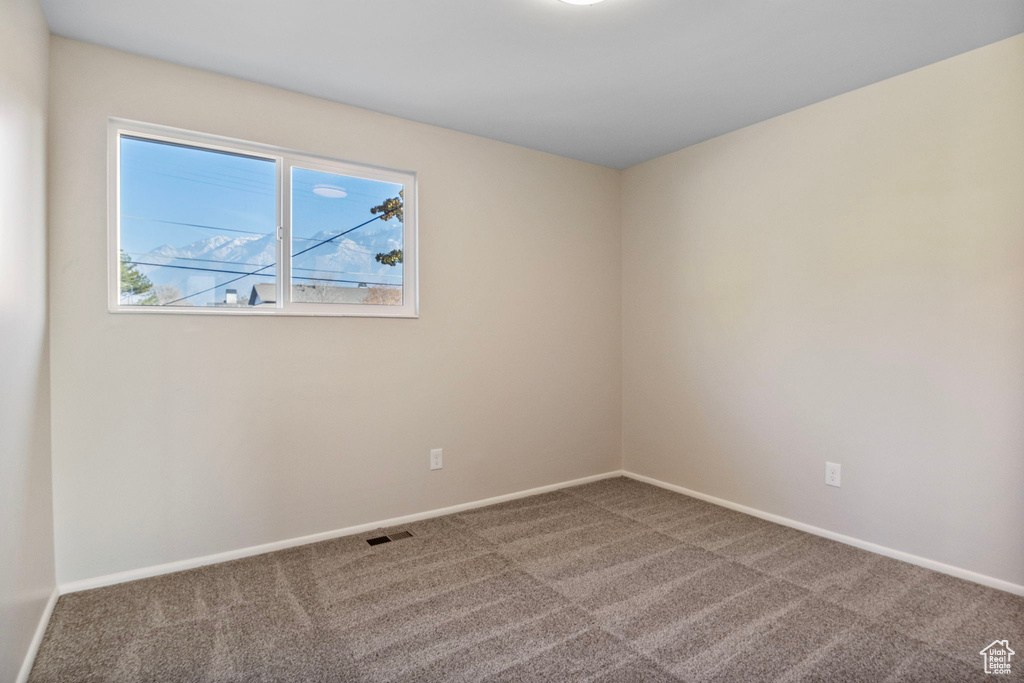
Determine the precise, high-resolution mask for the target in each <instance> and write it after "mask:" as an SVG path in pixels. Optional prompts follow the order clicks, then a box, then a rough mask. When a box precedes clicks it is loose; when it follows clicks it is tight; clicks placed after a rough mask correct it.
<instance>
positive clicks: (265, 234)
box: [121, 214, 380, 265]
mask: <svg viewBox="0 0 1024 683" xmlns="http://www.w3.org/2000/svg"><path fill="white" fill-rule="evenodd" d="M121 218H131V219H132V220H136V221H146V222H148V223H164V224H166V225H181V226H184V227H187V228H202V229H203V230H216V231H218V232H238V233H242V234H245V235H259V236H260V237H272V236H273V234H274V233H272V232H255V231H253V230H239V229H238V228H222V227H220V226H219V225H204V224H202V223H184V222H181V221H168V220H164V219H162V218H146V217H145V216H131V215H127V214H122V215H121ZM377 218H380V216H377ZM336 237H340V235H336ZM316 241H317V240H316V239H315V238H313V237H295V236H294V235H292V242H316ZM339 246H343V247H345V248H347V249H348V250H349V251H354V252H356V253H360V254H369V253H372V252H370V251H360V250H359V249H353V248H351V247H346V246H345V245H339ZM253 265H259V264H253Z"/></svg>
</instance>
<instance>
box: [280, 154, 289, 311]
mask: <svg viewBox="0 0 1024 683" xmlns="http://www.w3.org/2000/svg"><path fill="white" fill-rule="evenodd" d="M278 165H279V168H280V176H279V178H278V192H279V193H280V194H279V199H278V202H279V204H280V207H281V215H280V216H279V217H278V226H279V228H278V231H279V238H278V240H277V254H278V256H277V263H278V269H277V301H278V308H283V309H287V308H289V307H290V305H291V281H292V253H291V248H292V247H291V245H292V196H291V195H292V164H291V161H289V160H288V159H286V158H281V159H279V160H278Z"/></svg>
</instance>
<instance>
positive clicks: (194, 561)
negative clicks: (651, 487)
mask: <svg viewBox="0 0 1024 683" xmlns="http://www.w3.org/2000/svg"><path fill="white" fill-rule="evenodd" d="M622 475H623V472H622V470H615V471H612V472H605V473H604V474H595V475H593V476H590V477H583V478H581V479H573V480H572V481H563V482H561V483H558V484H549V485H548V486H539V487H537V488H535V489H528V490H526V491H517V492H516V493H506V494H505V495H502V496H495V497H493V498H486V499H484V500H476V501H473V502H471V503H461V504H459V505H452V506H450V507H446V508H438V509H436V510H429V511H427V512H418V513H416V514H412V515H405V516H403V517H394V518H392V519H384V520H380V521H377V522H369V523H367V524H358V525H356V526H350V527H345V528H344V529H335V530H333V531H324V532H321V533H319V534H311V535H309V536H300V537H298V538H289V539H286V540H283V541H275V542H274V543H265V544H263V545H255V546H251V547H249V548H240V549H238V550H229V551H227V552H223V553H216V554H214V555H205V556H203V557H194V558H191V559H188V560H178V561H177V562H168V563H167V564H158V565H155V566H152V567H142V568H140V569H131V570H129V571H124V572H118V573H116V574H107V575H105V576H97V577H94V578H91V579H82V580H80V581H70V582H67V583H62V584H60V585H59V586H58V588H59V590H60V594H61V595H64V594H66V593H76V592H78V591H84V590H89V589H91V588H102V587H103V586H111V585H113V584H116V583H125V582H126V581H135V580H137V579H146V578H149V577H151V576H159V575H161V574H171V573H173V572H180V571H183V570H185V569H194V568H196V567H203V566H206V565H210V564H217V563H219V562H228V561H230V560H238V559H241V558H243V557H252V556H253V555H262V554H264V553H272V552H274V551H275V550H284V549H286V548H294V547H295V546H300V545H306V544H308V543H317V542H319V541H329V540H331V539H332V538H341V537H342V536H351V535H352V534H361V533H363V532H364V531H373V530H374V529H379V528H381V527H389V526H399V525H402V524H409V523H411V522H418V521H420V520H423V519H430V518H432V517H443V516H444V515H450V514H453V513H455V512H462V511H464V510H472V509H473V508H480V507H486V506H488V505H494V504H496V503H504V502H505V501H508V500H516V499H517V498H526V497H528V496H536V495H538V494H541V493H548V492H549V491H557V490H558V489H564V488H568V487H570V486H579V485H580V484H588V483H590V482H592V481H598V480H600V479H609V478H611V477H621V476H622Z"/></svg>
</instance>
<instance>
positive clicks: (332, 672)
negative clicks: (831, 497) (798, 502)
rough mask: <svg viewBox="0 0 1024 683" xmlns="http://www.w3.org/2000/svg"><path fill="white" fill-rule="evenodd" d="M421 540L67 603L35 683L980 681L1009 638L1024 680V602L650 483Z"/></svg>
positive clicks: (124, 588)
mask: <svg viewBox="0 0 1024 683" xmlns="http://www.w3.org/2000/svg"><path fill="white" fill-rule="evenodd" d="M402 528H403V529H408V530H409V531H411V532H412V533H413V534H414V536H413V537H412V538H409V539H405V540H400V541H394V542H391V543H386V544H382V545H377V546H373V547H371V546H369V545H367V543H366V539H367V538H370V537H372V536H379V535H380V534H381V532H374V533H367V534H361V535H359V536H350V537H347V538H341V539H337V540H333V541H327V542H324V543H317V544H313V545H307V546H303V547H300V548H294V549H291V550H284V551H280V552H276V553H272V554H269V555H261V556H258V557H253V558H248V559H244V560H238V561H235V562H229V563H225V564H220V565H215V566H211V567H204V568H201V569H195V570H190V571H186V572H180V573H177V574H171V575H167V576H161V577H156V578H152V579H145V580H142V581H135V582H133V583H127V584H121V585H119V586H112V587H109V588H101V589H97V590H92V591H86V592H82V593H74V594H71V595H66V596H63V597H61V599H60V601H59V602H58V603H57V608H56V611H55V612H54V615H53V619H52V620H51V622H50V625H49V627H48V629H47V631H46V637H45V640H44V641H43V644H42V647H41V649H40V652H39V655H38V658H37V660H36V664H35V668H34V669H33V671H32V675H31V678H30V681H31V682H32V683H44V682H58V681H59V682H61V683H66V682H70V681H119V682H120V681H132V682H137V681H162V682H178V681H218V682H219V681H246V682H254V681H288V682H299V681H302V682H307V681H310V682H311V681H601V682H607V683H611V682H616V683H629V682H631V681H654V682H660V681H677V680H679V681H729V682H730V683H733V682H742V681H872V682H874V681H886V680H889V681H928V682H934V681H966V680H975V679H977V680H982V679H984V678H985V676H984V674H983V670H982V661H981V656H980V655H979V654H978V653H979V651H980V650H981V649H982V648H983V647H984V646H986V645H988V644H989V643H990V642H991V641H993V640H995V639H997V638H999V639H1004V638H1008V639H1009V641H1010V645H1011V646H1012V647H1016V649H1017V651H1018V652H1021V655H1018V656H1019V657H1020V661H1019V662H1014V664H1013V666H1014V669H1016V671H1015V674H1014V676H1013V677H1011V678H1012V679H1020V678H1022V677H1021V673H1022V672H1024V598H1020V597H1016V596H1013V595H1010V594H1008V593H1003V592H1000V591H996V590H992V589H988V588H984V587H981V586H978V585H975V584H972V583H968V582H965V581H961V580H959V579H954V578H951V577H949V576H945V575H943V574H938V573H935V572H931V571H928V570H925V569H921V568H919V567H915V566H912V565H908V564H904V563H902V562H897V561H895V560H891V559H888V558H885V557H881V556H879V555H874V554H872V553H868V552H864V551H861V550H857V549H855V548H851V547H849V546H846V545H842V544H839V543H835V542H833V541H829V540H825V539H822V538H819V537H816V536H811V535H808V534H805V533H802V532H799V531H795V530H793V529H789V528H787V527H782V526H778V525H775V524H771V523H769V522H765V521H763V520H760V519H757V518H754V517H749V516H747V515H743V514H740V513H737V512H734V511H731V510H728V509H725V508H721V507H717V506H715V505H711V504H709V503H705V502H703V501H700V500H696V499H693V498H689V497H687V496H683V495H680V494H677V493H672V492H669V491H665V490H663V489H659V488H656V487H653V486H649V485H646V484H642V483H639V482H636V481H633V480H630V479H622V478H618V479H609V480H604V481H600V482H596V483H593V484H587V485H585V486H580V487H576V488H572V489H566V490H564V491H559V492H555V493H548V494H544V495H540V496H535V497H532V498H526V499H522V500H517V501H513V502H509V503H503V504H500V505H495V506H492V507H488V508H481V509H478V510H472V511H469V512H464V513H461V514H456V515H451V516H449V517H443V518H438V519H433V520H428V521H424V522H418V523H415V524H410V525H407V526H405V527H402ZM1004 679H1005V677H1004Z"/></svg>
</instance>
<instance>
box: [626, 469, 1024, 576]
mask: <svg viewBox="0 0 1024 683" xmlns="http://www.w3.org/2000/svg"><path fill="white" fill-rule="evenodd" d="M622 474H623V476H626V477H629V478H630V479H636V480H637V481H642V482H644V483H646V484H652V485H654V486H659V487H661V488H663V489H668V490H669V491H675V492H676V493H683V494H685V495H687V496H692V497H693V498H699V499H701V500H706V501H707V502H709V503H714V504H715V505H721V506H722V507H727V508H729V509H731V510H736V511H737V512H743V513H745V514H748V515H752V516H754V517H760V518H761V519H764V520H767V521H769V522H775V523H776V524H782V525H783V526H788V527H792V528H794V529H799V530H800V531H806V532H807V533H809V534H814V535H815V536H823V537H825V538H830V539H832V540H833V541H839V542H840V543H845V544H847V545H852V546H854V547H856V548H861V549H863V550H868V551H871V552H873V553H878V554H879V555H885V556H886V557H891V558H893V559H896V560H901V561H903V562H907V563H909V564H916V565H917V566H919V567H924V568H925V569H932V570H935V571H937V572H942V573H943V574H949V575H950V576H955V577H957V578H958V579H965V580H967V581H973V582H974V583H980V584H981V585H982V586H988V587H990V588H997V589H999V590H1001V591H1006V592H1007V593H1013V594H1015V595H1024V586H1022V585H1020V584H1016V583H1011V582H1009V581H1004V580H1003V579H997V578H995V577H992V576H986V575H985V574H979V573H978V572H973V571H971V570H969V569H962V568H961V567H954V566H953V565H951V564H945V563H944V562H938V561H937V560H929V559H928V558H927V557H920V556H918V555H912V554H910V553H905V552H903V551H902V550H893V549H892V548H887V547H885V546H884V545H878V544H877V543H871V542H870V541H862V540H861V539H859V538H854V537H853V536H846V535H844V534H840V533H836V532H835V531H829V530H828V529H822V528H821V527H816V526H812V525H810V524H805V523H803V522H798V521H796V520H794V519H789V518H788V517H782V516H780V515H775V514H772V513H770V512H764V511H762V510H758V509H756V508H752V507H747V506H746V505H740V504H739V503H733V502H732V501H729V500H723V499H722V498H715V497H714V496H709V495H707V494H706V493H700V492H699V491H691V490H690V489H687V488H683V487H682V486H676V485H675V484H669V483H668V482H664V481H661V480H660V479H654V478H653V477H645V476H644V475H642V474H634V473H633V472H627V471H623V472H622Z"/></svg>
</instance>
